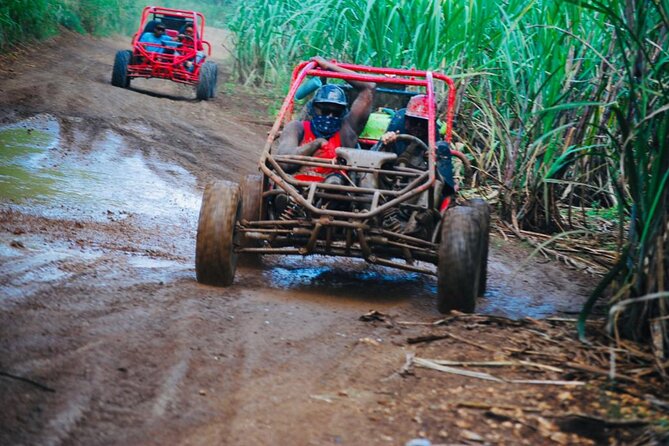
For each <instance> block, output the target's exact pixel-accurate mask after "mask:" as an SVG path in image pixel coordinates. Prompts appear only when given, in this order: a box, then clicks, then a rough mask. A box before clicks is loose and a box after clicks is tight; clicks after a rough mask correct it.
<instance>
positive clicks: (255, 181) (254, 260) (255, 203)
mask: <svg viewBox="0 0 669 446" xmlns="http://www.w3.org/2000/svg"><path fill="white" fill-rule="evenodd" d="M240 189H241V195H242V218H241V219H242V220H246V221H258V220H259V219H260V206H261V203H262V176H261V175H258V174H252V175H246V176H245V177H244V179H243V180H242V184H241V187H240ZM239 240H240V246H241V247H244V248H256V247H258V246H260V244H259V243H258V241H257V240H254V239H247V238H246V237H245V236H244V234H240V239H239ZM260 258H261V255H260V254H257V253H242V254H240V255H239V263H240V264H243V265H244V266H259V265H260V263H261V260H260Z"/></svg>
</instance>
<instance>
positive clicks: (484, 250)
mask: <svg viewBox="0 0 669 446" xmlns="http://www.w3.org/2000/svg"><path fill="white" fill-rule="evenodd" d="M465 206H468V207H470V208H474V209H476V210H477V212H478V213H479V226H480V231H481V274H480V276H479V290H478V294H479V296H483V295H484V294H485V292H486V289H487V288H488V249H489V246H488V245H489V244H490V205H489V204H488V203H487V202H486V201H485V200H484V199H482V198H472V199H470V200H467V201H466V202H465Z"/></svg>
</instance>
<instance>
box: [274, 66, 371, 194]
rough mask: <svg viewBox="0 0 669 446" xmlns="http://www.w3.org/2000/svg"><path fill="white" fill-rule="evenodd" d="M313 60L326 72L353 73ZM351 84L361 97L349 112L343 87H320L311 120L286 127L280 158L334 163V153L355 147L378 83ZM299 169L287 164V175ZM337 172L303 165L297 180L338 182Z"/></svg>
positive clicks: (280, 139) (279, 149) (279, 146)
mask: <svg viewBox="0 0 669 446" xmlns="http://www.w3.org/2000/svg"><path fill="white" fill-rule="evenodd" d="M312 60H313V61H314V62H316V63H317V64H318V66H319V67H321V68H323V69H325V70H329V71H336V72H340V73H352V71H350V70H347V69H344V68H341V67H339V66H338V65H336V64H333V63H331V62H328V61H326V60H325V59H323V58H322V57H314V58H313V59H312ZM348 83H349V84H351V86H352V87H353V88H355V89H356V90H358V96H357V97H356V99H355V100H354V101H353V104H351V107H350V109H349V108H348V103H347V100H346V93H345V92H344V90H343V89H342V88H341V87H338V86H337V85H333V84H325V85H323V86H321V87H320V88H319V89H318V90H317V91H316V93H315V94H314V97H313V99H312V100H311V102H310V105H309V106H310V107H311V110H310V113H309V115H310V116H311V118H310V119H309V120H304V121H292V122H290V123H288V124H287V125H286V127H285V128H284V130H283V132H282V133H281V137H280V138H279V144H278V148H277V153H278V154H279V155H302V156H314V157H318V158H324V159H328V160H331V159H334V158H335V157H336V153H335V151H336V149H337V148H338V147H355V146H356V144H357V142H358V135H359V134H360V132H362V130H363V128H364V127H365V123H366V122H367V119H368V118H369V115H370V113H371V112H372V102H373V98H374V90H375V89H376V84H374V83H371V82H360V81H352V80H349V81H348ZM297 167H298V166H296V165H290V164H287V165H285V167H284V168H285V169H286V170H287V171H288V172H294V171H295V170H297ZM336 172H337V170H336V169H331V168H325V167H309V166H302V167H301V168H300V169H299V171H298V173H297V174H296V175H295V178H296V179H298V180H303V181H316V182H322V181H324V180H325V179H326V178H328V176H330V178H328V181H330V180H333V181H339V180H341V179H338V175H333V174H336Z"/></svg>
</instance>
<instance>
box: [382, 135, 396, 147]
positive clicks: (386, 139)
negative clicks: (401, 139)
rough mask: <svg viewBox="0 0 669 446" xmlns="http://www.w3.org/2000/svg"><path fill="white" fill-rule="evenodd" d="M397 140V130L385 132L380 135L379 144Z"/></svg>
mask: <svg viewBox="0 0 669 446" xmlns="http://www.w3.org/2000/svg"><path fill="white" fill-rule="evenodd" d="M395 141H397V132H386V133H384V134H383V135H382V136H381V144H383V145H388V144H392V143H394V142H395Z"/></svg>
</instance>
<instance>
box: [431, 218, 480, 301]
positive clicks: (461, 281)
mask: <svg viewBox="0 0 669 446" xmlns="http://www.w3.org/2000/svg"><path fill="white" fill-rule="evenodd" d="M479 220H480V214H479V212H478V210H476V209H474V208H471V207H467V206H458V207H455V208H451V209H449V210H448V211H446V214H445V215H444V217H443V222H442V227H441V243H440V244H439V263H438V264H437V309H438V310H439V311H440V312H442V313H447V312H449V311H451V310H458V311H463V312H465V313H473V312H474V309H475V308H476V297H477V296H478V295H479V283H480V273H481V254H482V247H483V244H482V242H481V224H480V222H479Z"/></svg>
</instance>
